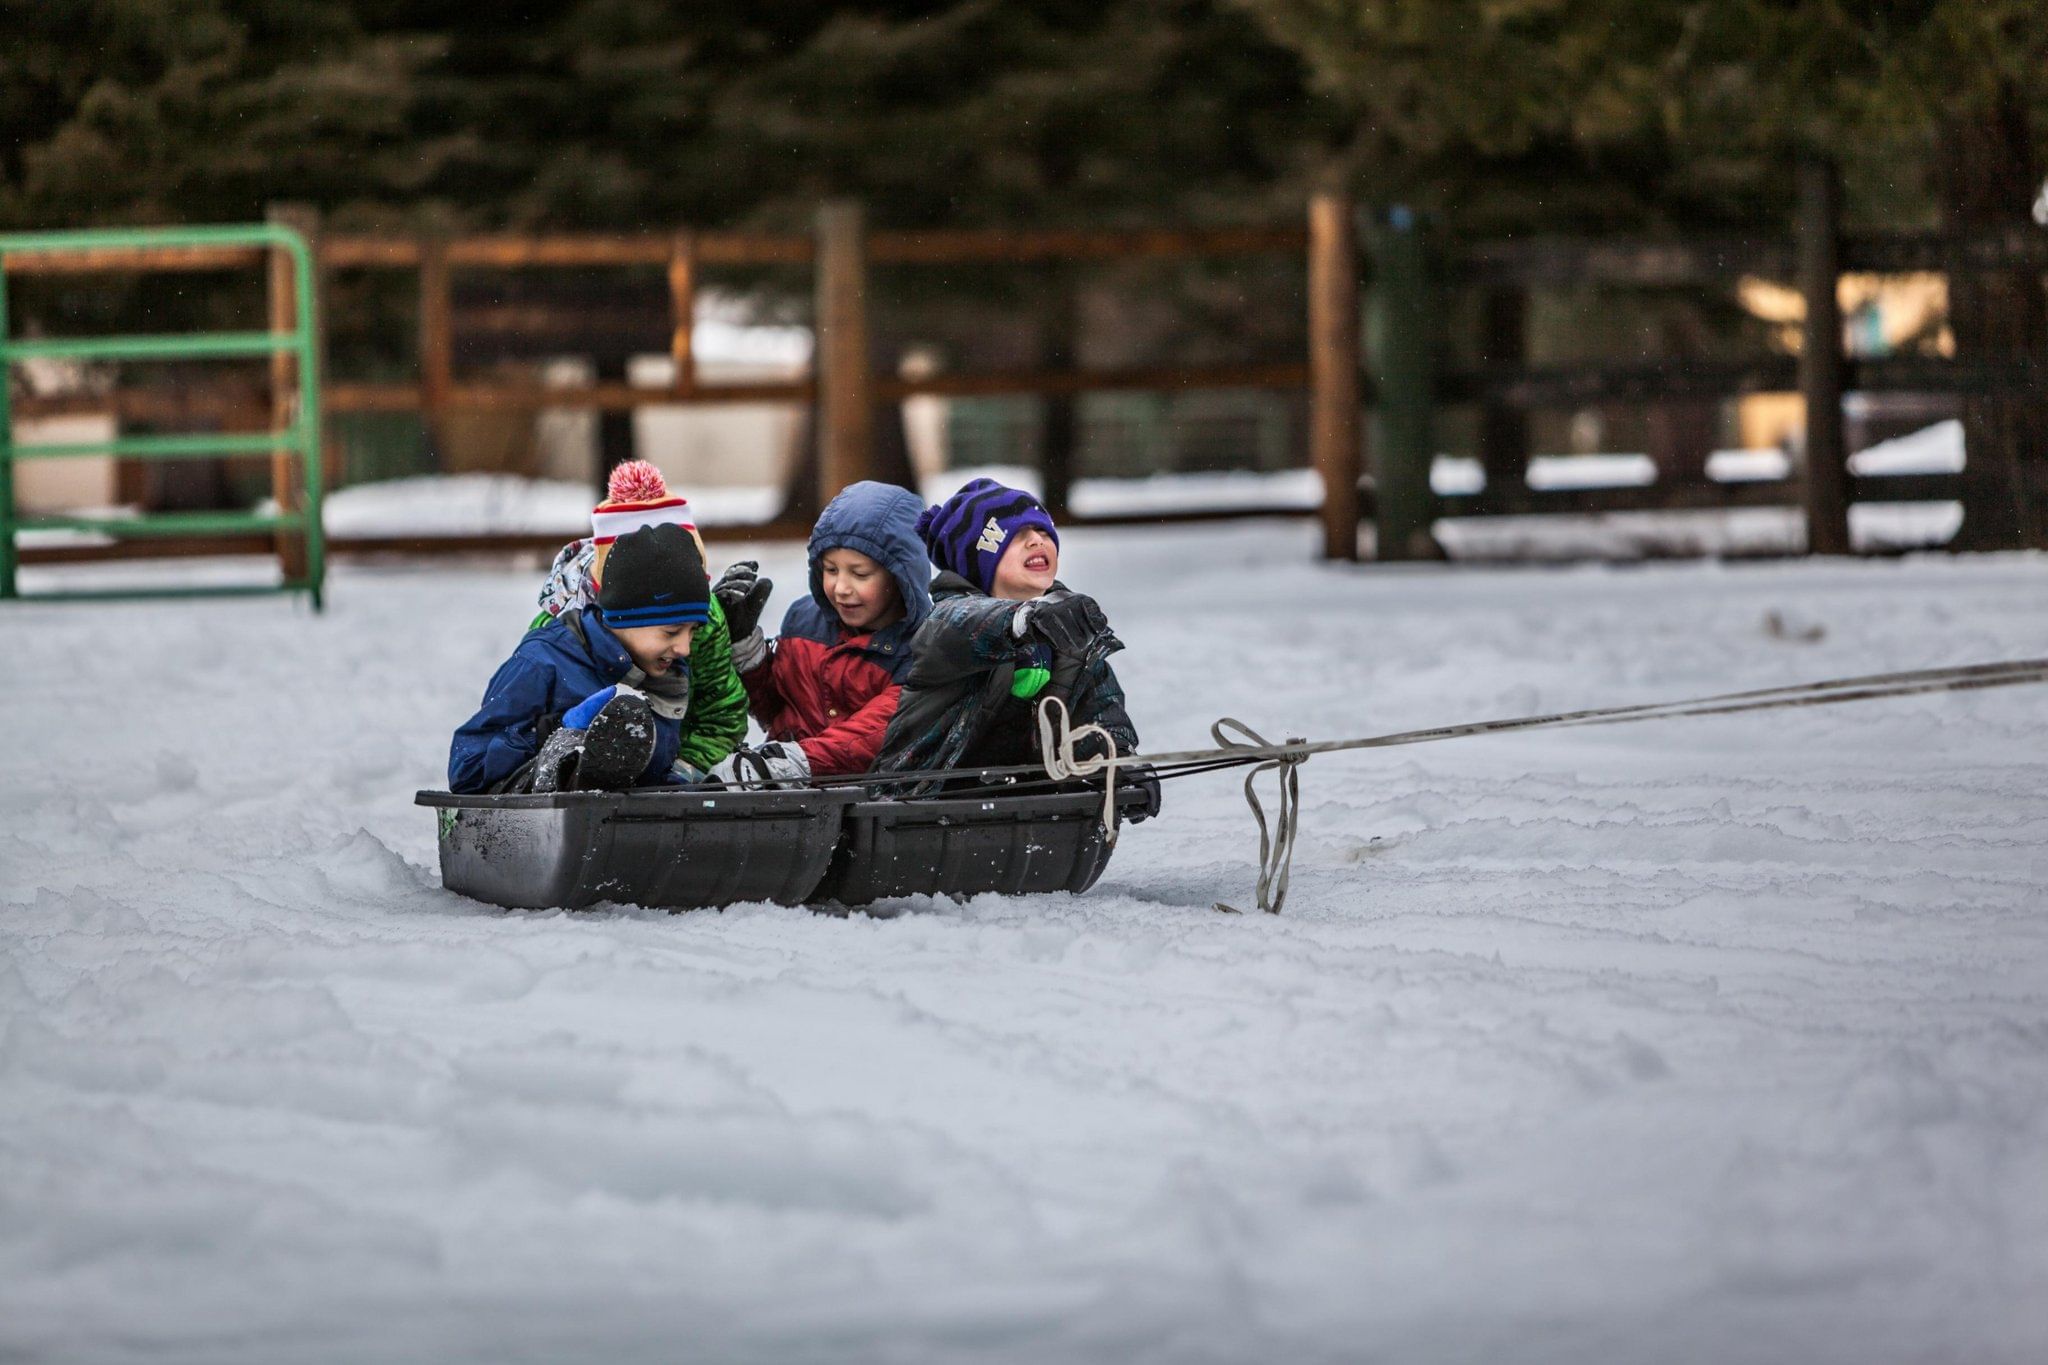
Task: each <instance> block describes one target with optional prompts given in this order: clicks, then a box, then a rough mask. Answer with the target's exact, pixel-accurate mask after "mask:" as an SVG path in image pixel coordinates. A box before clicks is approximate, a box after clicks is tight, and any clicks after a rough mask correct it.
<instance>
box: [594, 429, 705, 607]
mask: <svg viewBox="0 0 2048 1365" xmlns="http://www.w3.org/2000/svg"><path fill="white" fill-rule="evenodd" d="M643 526H680V527H682V528H683V529H684V530H685V531H688V532H689V533H690V539H692V540H694V541H696V542H697V553H698V554H699V555H700V556H701V555H702V554H703V553H704V537H703V536H702V535H701V534H699V533H698V531H697V519H696V518H695V517H693V516H691V515H690V500H689V499H688V498H685V497H681V496H679V495H677V494H675V493H671V492H669V491H668V481H667V480H665V479H663V478H662V477H661V471H660V470H659V469H656V468H655V467H654V466H653V465H651V464H649V463H648V462H647V461H645V460H628V461H626V462H625V463H624V464H622V465H619V466H618V467H617V468H615V469H614V470H612V473H611V477H610V478H609V479H607V480H606V481H605V497H604V501H603V502H601V503H599V504H598V505H597V506H596V507H594V508H592V509H591V512H590V532H591V540H592V543H593V544H594V545H595V546H596V547H597V553H596V555H595V557H594V558H593V559H592V560H591V564H590V580H591V586H593V587H596V586H598V585H599V584H601V583H603V581H604V561H605V559H606V557H607V556H609V555H610V554H611V549H612V542H613V541H615V540H617V539H618V538H619V537H620V536H625V535H631V534H632V533H633V532H635V531H637V530H639V529H641V528H642V527H643Z"/></svg>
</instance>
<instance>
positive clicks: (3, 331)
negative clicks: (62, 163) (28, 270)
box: [0, 252, 15, 598]
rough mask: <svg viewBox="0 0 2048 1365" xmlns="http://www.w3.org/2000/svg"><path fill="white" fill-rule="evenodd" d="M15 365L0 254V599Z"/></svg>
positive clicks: (8, 586) (8, 535) (9, 532)
mask: <svg viewBox="0 0 2048 1365" xmlns="http://www.w3.org/2000/svg"><path fill="white" fill-rule="evenodd" d="M13 379H14V363H13V361H12V360H10V359H9V358H8V355H7V256H6V254H5V253H4V252H0V598H8V597H13V596H14V595H15V587H14V412H13V408H12V407H11V406H10V393H11V391H12V387H13V386H12V381H13Z"/></svg>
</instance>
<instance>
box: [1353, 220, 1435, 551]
mask: <svg viewBox="0 0 2048 1365" xmlns="http://www.w3.org/2000/svg"><path fill="white" fill-rule="evenodd" d="M1365 239H1366V242H1367V244H1368V248H1369V250H1370V252H1371V266H1372V287H1371V289H1370V291H1369V293H1368V294H1367V303H1366V320H1365V332H1366V354H1367V355H1368V356H1369V357H1370V358H1371V359H1370V363H1371V367H1372V372H1373V418H1372V439H1371V443H1370V444H1371V451H1372V471H1373V484H1374V499H1375V521H1376V523H1377V526H1378V531H1379V550H1378V554H1377V557H1378V558H1380V559H1384V560H1400V559H1435V558H1440V557H1441V554H1442V552H1441V551H1440V550H1439V549H1438V547H1437V544H1436V541H1435V539H1434V538H1433V537H1432V536H1431V534H1430V525H1431V523H1432V522H1433V521H1434V520H1435V510H1436V505H1435V495H1434V494H1433V493H1432V492H1431V490H1430V486H1429V467H1430V462H1431V461H1432V460H1433V459H1434V458H1435V455H1436V450H1435V445H1436V437H1435V432H1434V425H1435V424H1434V420H1433V413H1432V410H1431V404H1432V393H1431V389H1432V382H1433V378H1434V376H1433V373H1432V362H1431V352H1432V349H1433V347H1432V344H1431V342H1432V336H1433V331H1434V328H1435V325H1436V310H1435V308H1434V307H1433V306H1432V304H1431V300H1430V286H1429V262H1428V254H1427V244H1426V242H1425V240H1424V233H1423V229H1422V225H1421V223H1420V222H1419V221H1418V220H1417V219H1416V217H1415V215H1414V214H1413V213H1411V212H1409V211H1408V210H1406V209H1401V208H1396V209H1394V210H1393V211H1392V212H1391V213H1389V214H1388V215H1387V216H1386V217H1385V219H1383V220H1375V221H1373V222H1371V223H1370V224H1368V225H1367V228H1366V232H1365Z"/></svg>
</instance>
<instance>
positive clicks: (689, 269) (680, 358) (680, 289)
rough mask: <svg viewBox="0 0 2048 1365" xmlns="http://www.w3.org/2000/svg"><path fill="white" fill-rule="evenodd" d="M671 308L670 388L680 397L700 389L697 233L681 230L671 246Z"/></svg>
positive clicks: (669, 280)
mask: <svg viewBox="0 0 2048 1365" xmlns="http://www.w3.org/2000/svg"><path fill="white" fill-rule="evenodd" d="M668 297H669V309H670V312H671V313H672V314H673V318H672V322H671V328H670V331H669V342H668V354H669V359H670V360H672V361H674V362H675V367H676V368H675V374H674V376H673V377H672V379H671V380H670V383H669V387H670V388H671V389H672V390H674V392H675V393H676V394H677V396H679V397H688V396H689V395H691V394H694V393H695V392H696V391H697V340H696V338H697V234H696V233H694V232H678V233H677V234H676V235H675V238H674V239H673V241H672V242H671V243H670V245H669V257H668Z"/></svg>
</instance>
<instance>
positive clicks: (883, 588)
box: [818, 545, 903, 631]
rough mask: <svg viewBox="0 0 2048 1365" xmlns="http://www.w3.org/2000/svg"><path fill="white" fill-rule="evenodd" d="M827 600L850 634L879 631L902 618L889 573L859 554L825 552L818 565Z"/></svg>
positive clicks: (840, 549) (840, 550)
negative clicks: (851, 632)
mask: <svg viewBox="0 0 2048 1365" xmlns="http://www.w3.org/2000/svg"><path fill="white" fill-rule="evenodd" d="M818 573H819V576H820V578H822V579H823V582H824V588H825V600H826V601H828V602H830V603H831V604H832V609H833V610H834V611H836V612H838V613H839V623H840V624H841V625H843V626H845V627H846V628H847V629H848V630H855V631H860V630H880V629H881V628H882V627H883V626H886V625H888V624H889V623H891V622H892V621H894V620H896V618H897V617H899V616H901V615H903V599H902V597H901V596H900V595H899V594H898V593H897V591H896V580H895V578H894V577H893V576H892V575H891V574H890V572H889V571H888V570H887V569H885V568H883V567H882V566H881V565H879V564H877V563H875V561H874V560H872V559H870V558H868V557H867V556H866V555H864V554H862V553H861V552H860V551H859V550H849V549H847V548H846V547H845V546H843V545H842V546H839V547H838V548H836V549H831V550H827V551H825V554H824V557H823V558H821V559H820V560H819V561H818Z"/></svg>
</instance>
